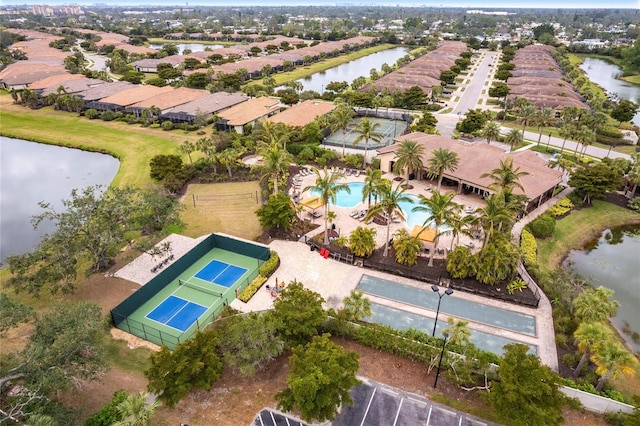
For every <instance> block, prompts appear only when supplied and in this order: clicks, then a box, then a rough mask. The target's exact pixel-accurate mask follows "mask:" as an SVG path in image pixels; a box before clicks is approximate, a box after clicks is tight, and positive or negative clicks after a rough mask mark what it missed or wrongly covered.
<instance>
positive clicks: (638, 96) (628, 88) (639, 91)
mask: <svg viewBox="0 0 640 426" xmlns="http://www.w3.org/2000/svg"><path fill="white" fill-rule="evenodd" d="M580 69H581V70H583V71H584V72H585V73H586V74H587V77H588V78H589V80H591V81H592V82H594V83H596V84H598V85H599V86H601V87H602V88H603V89H605V90H606V91H607V93H608V94H614V93H616V94H617V95H618V97H619V98H620V99H628V100H630V101H633V102H635V103H637V104H640V85H637V84H632V83H628V82H626V81H624V80H619V78H620V76H621V75H622V70H620V67H618V66H617V65H615V64H612V63H611V62H607V61H604V60H602V59H597V58H588V57H587V58H584V62H583V63H582V64H581V65H580ZM632 121H633V123H634V124H637V125H639V126H640V111H639V112H638V113H637V114H636V116H635V117H634V118H633V120H632Z"/></svg>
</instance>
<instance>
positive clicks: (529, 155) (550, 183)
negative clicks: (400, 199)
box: [378, 132, 562, 200]
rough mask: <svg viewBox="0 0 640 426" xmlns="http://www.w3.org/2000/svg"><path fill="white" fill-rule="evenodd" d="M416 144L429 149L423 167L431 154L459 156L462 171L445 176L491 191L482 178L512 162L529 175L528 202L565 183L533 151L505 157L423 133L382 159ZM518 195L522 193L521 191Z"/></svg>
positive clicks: (498, 151)
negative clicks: (443, 150)
mask: <svg viewBox="0 0 640 426" xmlns="http://www.w3.org/2000/svg"><path fill="white" fill-rule="evenodd" d="M404 140H413V141H416V142H418V143H420V144H421V145H423V146H424V147H425V150H424V154H423V156H422V163H423V164H425V165H426V164H428V159H429V158H430V157H431V153H432V152H433V151H434V150H436V149H439V148H446V149H449V150H451V151H453V152H456V153H457V154H458V159H459V163H458V168H457V169H456V170H455V171H453V172H445V173H444V176H445V177H448V178H451V179H455V180H458V181H462V182H463V183H468V184H471V185H473V186H475V187H479V188H483V189H485V190H489V185H491V183H492V180H491V179H490V178H488V177H481V175H482V174H484V173H489V172H491V170H493V169H496V168H498V167H499V166H500V160H505V159H506V158H512V159H513V164H514V166H515V167H519V168H520V171H523V172H528V173H529V175H527V176H523V177H522V178H520V184H521V185H522V186H523V187H524V194H525V195H526V196H527V198H529V199H530V200H531V199H535V198H536V197H538V196H540V195H542V194H543V193H545V192H546V191H548V190H549V189H551V188H553V187H554V186H555V185H557V184H559V183H560V182H561V181H562V172H560V171H559V170H555V169H551V168H549V167H547V166H546V161H545V160H543V159H542V158H540V157H538V155H537V154H536V153H535V152H533V151H530V150H526V151H520V152H509V153H505V152H504V151H503V150H502V149H500V148H497V147H495V146H492V145H488V144H485V143H482V142H480V143H473V144H469V143H464V142H461V141H457V140H454V139H449V138H447V137H444V136H440V135H427V134H425V133H421V132H415V133H409V134H407V135H403V136H400V137H398V138H396V141H397V142H398V143H395V144H393V145H389V146H386V147H383V148H380V149H378V153H379V154H380V155H384V154H390V153H395V151H396V149H398V146H399V142H401V141H404ZM515 192H521V191H519V190H518V189H516V190H515Z"/></svg>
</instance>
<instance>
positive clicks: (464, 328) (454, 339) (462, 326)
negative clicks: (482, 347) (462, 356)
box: [442, 317, 471, 346]
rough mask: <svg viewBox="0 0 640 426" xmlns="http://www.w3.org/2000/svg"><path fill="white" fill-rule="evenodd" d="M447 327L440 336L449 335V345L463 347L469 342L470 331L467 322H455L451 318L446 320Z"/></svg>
mask: <svg viewBox="0 0 640 426" xmlns="http://www.w3.org/2000/svg"><path fill="white" fill-rule="evenodd" d="M447 324H448V325H449V327H447V328H445V329H444V330H442V335H443V336H444V335H445V334H449V343H451V344H453V345H458V346H463V345H468V344H469V343H470V342H471V340H470V339H471V331H469V327H468V325H469V321H463V320H456V319H455V318H453V317H449V318H447Z"/></svg>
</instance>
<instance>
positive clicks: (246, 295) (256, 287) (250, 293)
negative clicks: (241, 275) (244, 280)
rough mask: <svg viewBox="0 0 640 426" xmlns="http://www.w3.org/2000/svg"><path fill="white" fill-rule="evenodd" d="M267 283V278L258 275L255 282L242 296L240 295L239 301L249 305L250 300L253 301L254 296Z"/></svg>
mask: <svg viewBox="0 0 640 426" xmlns="http://www.w3.org/2000/svg"><path fill="white" fill-rule="evenodd" d="M266 281H267V277H264V276H262V275H258V276H257V277H255V278H254V279H253V281H251V282H250V283H249V285H248V286H247V288H245V289H244V290H242V291H241V292H240V294H239V295H238V299H240V300H241V301H243V302H244V303H247V302H248V301H249V299H251V298H252V297H253V295H254V294H256V292H257V291H258V290H259V289H260V287H262V284H264V283H265V282H266Z"/></svg>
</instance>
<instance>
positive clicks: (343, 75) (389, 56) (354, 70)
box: [298, 47, 409, 94]
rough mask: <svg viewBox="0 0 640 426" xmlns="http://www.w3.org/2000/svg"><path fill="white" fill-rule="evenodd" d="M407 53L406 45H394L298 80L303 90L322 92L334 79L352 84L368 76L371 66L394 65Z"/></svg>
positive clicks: (378, 67) (379, 67) (376, 67)
mask: <svg viewBox="0 0 640 426" xmlns="http://www.w3.org/2000/svg"><path fill="white" fill-rule="evenodd" d="M407 53H409V49H407V48H406V47H394V48H392V49H387V50H383V51H382V52H377V53H372V54H371V55H369V56H365V57H364V58H360V59H356V60H353V61H351V62H347V63H346V64H342V65H338V66H337V67H333V68H330V69H328V70H326V71H322V72H318V73H315V74H313V75H312V76H309V77H306V78H303V79H300V80H298V81H299V82H300V83H302V86H303V89H302V90H314V91H316V92H318V93H320V94H322V93H323V92H324V88H325V87H327V84H329V83H331V82H333V81H346V82H347V83H348V84H351V83H352V82H353V80H355V79H356V78H358V77H367V78H368V77H369V71H371V68H375V69H376V70H378V71H380V69H381V68H382V64H385V63H386V64H387V65H389V66H393V64H395V63H396V61H397V60H398V59H400V58H402V57H403V56H405V55H406V54H407Z"/></svg>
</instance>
